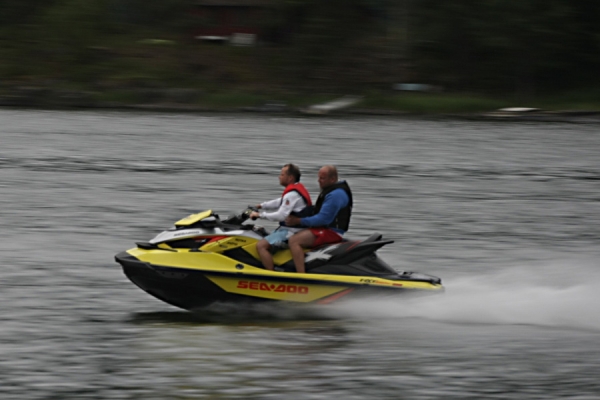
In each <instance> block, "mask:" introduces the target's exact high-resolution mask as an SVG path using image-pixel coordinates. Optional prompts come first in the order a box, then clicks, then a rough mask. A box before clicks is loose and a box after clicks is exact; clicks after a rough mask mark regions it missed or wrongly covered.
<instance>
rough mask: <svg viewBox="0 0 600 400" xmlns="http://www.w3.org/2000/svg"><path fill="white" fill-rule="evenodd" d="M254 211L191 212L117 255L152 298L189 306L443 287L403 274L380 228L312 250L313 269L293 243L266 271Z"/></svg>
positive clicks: (319, 299) (309, 300)
mask: <svg viewBox="0 0 600 400" xmlns="http://www.w3.org/2000/svg"><path fill="white" fill-rule="evenodd" d="M251 211H252V209H251V208H249V209H247V210H246V211H244V212H242V213H240V214H238V215H234V216H231V217H229V218H227V219H224V220H221V219H220V218H219V215H218V214H215V213H214V212H213V211H212V210H207V211H203V212H200V213H197V214H192V215H190V216H188V217H186V218H183V219H181V220H179V221H177V222H175V224H174V226H173V227H172V228H170V229H168V230H166V231H164V232H161V233H159V234H158V235H157V236H156V237H154V238H153V239H151V240H150V241H148V242H138V243H136V244H137V247H134V248H132V249H129V250H127V251H123V252H121V253H119V254H117V255H116V256H115V259H116V261H117V262H118V263H119V264H121V266H122V267H123V271H124V273H125V275H126V276H127V277H128V278H129V279H130V280H131V281H132V282H133V283H135V284H136V285H137V286H139V287H140V288H141V289H142V290H144V291H146V292H147V293H149V294H151V295H152V296H154V297H156V298H158V299H160V300H162V301H164V302H166V303H169V304H171V305H174V306H176V307H180V308H183V309H187V310H194V309H197V308H201V307H204V306H207V305H209V304H211V303H214V302H256V301H263V302H264V301H283V302H295V303H318V304H327V303H331V302H334V301H337V300H339V299H341V298H352V297H356V296H360V295H390V294H399V293H409V292H411V293H414V292H429V293H434V292H442V291H443V286H442V284H441V280H440V279H439V278H437V277H434V276H431V275H426V274H421V273H416V272H398V271H396V270H395V269H393V268H392V267H390V266H389V265H388V264H386V263H385V262H384V261H383V260H382V259H381V258H379V257H378V256H377V254H376V251H377V250H378V249H379V248H381V247H382V246H385V245H386V244H390V243H393V241H392V240H383V238H382V235H381V234H379V233H374V234H372V235H371V236H370V237H368V238H366V239H364V240H347V239H345V240H344V241H342V242H340V243H336V244H330V245H324V246H320V247H317V248H314V249H308V250H306V253H305V257H306V258H305V264H306V273H305V274H298V273H296V272H295V271H296V270H295V267H294V263H293V261H292V257H291V253H290V251H289V250H288V249H284V250H279V251H277V252H276V253H275V254H274V255H273V260H274V263H275V270H274V271H269V270H266V269H264V267H263V266H262V265H261V263H260V258H259V255H258V252H257V251H256V243H257V242H258V241H259V240H260V239H262V238H263V237H265V236H266V235H267V234H268V232H267V231H266V230H265V229H264V228H259V227H257V226H255V225H253V224H245V222H246V221H247V220H248V218H249V215H250V213H251Z"/></svg>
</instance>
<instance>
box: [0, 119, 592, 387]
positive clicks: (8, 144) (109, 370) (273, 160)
mask: <svg viewBox="0 0 600 400" xmlns="http://www.w3.org/2000/svg"><path fill="white" fill-rule="evenodd" d="M599 132H600V130H599V129H598V125H597V124H566V123H552V124H545V123H508V122H503V123H500V122H498V123H496V122H473V121H456V120H437V119H431V120H420V119H393V118H389V119H388V118H362V119H335V118H315V119H311V118H307V119H303V118H289V117H268V116H259V117H255V116H246V115H190V114H183V115H178V114H154V113H117V112H54V111H52V112H43V111H16V110H0V140H1V144H2V145H1V146H0V190H1V193H2V195H1V196H0V206H1V209H2V212H1V214H0V215H1V216H2V217H1V221H2V226H3V229H2V230H1V231H0V254H1V260H2V277H1V279H0V313H1V314H0V315H2V322H1V325H0V398H3V399H85V398H89V399H108V398H110V399H138V398H144V399H166V398H169V399H191V398H206V399H230V398H231V399H234V398H240V399H242V398H243V399H248V398H256V399H281V398H285V399H329V398H332V397H334V396H339V397H340V398H344V399H365V398H380V399H382V398H390V399H392V398H410V399H434V398H444V399H468V398H471V399H481V398H491V399H505V398H519V399H548V398H570V399H597V398H600V382H599V381H598V379H597V376H598V374H599V373H600V361H599V360H600V346H599V342H600V307H598V304H600V292H599V291H598V290H597V282H598V281H599V279H600V269H599V268H598V267H599V262H598V260H599V258H598V255H599V253H600V248H599V246H598V243H599V239H600V229H599V228H598V227H599V226H600V166H599V165H600V164H599V163H598V150H599V149H600V134H599ZM288 162H294V163H297V164H299V165H300V167H301V169H302V171H303V179H302V181H303V182H304V183H305V185H307V187H308V189H309V190H311V191H312V193H313V195H314V196H316V194H317V193H318V186H317V183H316V173H317V170H318V168H319V166H321V165H323V164H326V163H334V164H336V165H337V166H338V168H339V171H340V174H341V177H342V178H345V179H347V180H348V181H349V182H350V184H351V186H352V188H353V191H354V194H355V213H354V216H353V220H352V228H351V231H350V232H349V236H351V237H361V236H365V237H366V236H367V235H369V234H370V233H371V232H373V231H380V232H381V233H383V234H384V236H385V237H389V238H392V239H394V240H395V243H394V244H393V245H389V246H387V247H385V248H383V249H381V250H380V254H381V256H382V258H384V259H385V260H386V261H388V263H390V264H392V265H394V266H397V268H399V269H403V270H417V271H422V272H426V273H430V274H433V275H437V276H440V277H441V278H442V279H443V281H444V284H445V286H446V288H447V290H446V293H445V294H444V295H443V296H433V297H429V298H421V299H402V300H397V301H390V300H386V301H380V300H373V301H369V302H366V301H361V302H351V303H346V304H340V305H334V306H333V307H325V308H312V307H300V308H297V307H291V308H290V307H283V306H277V307H275V308H264V307H257V308H251V309H238V308H235V307H234V308H232V307H226V306H220V307H215V308H213V309H210V310H207V311H206V312H204V313H201V314H196V315H194V314H191V313H187V312H184V311H180V310H178V309H176V308H173V307H171V306H168V305H166V304H163V303H161V302H160V301H158V300H156V299H154V298H152V297H150V296H149V295H147V294H145V293H144V292H142V291H140V290H139V289H137V288H136V287H135V286H134V285H133V284H131V283H130V282H129V281H128V280H127V279H126V278H125V277H124V275H123V274H122V272H121V269H120V267H119V266H118V265H117V264H115V263H114V261H113V256H114V254H115V253H117V252H119V251H121V250H124V249H127V248H129V247H131V246H132V245H133V242H134V241H136V240H147V239H149V238H150V237H151V236H153V235H154V234H156V233H157V232H158V231H160V230H162V229H164V228H166V227H169V226H170V225H171V224H172V222H173V221H175V220H177V219H179V218H181V217H183V216H185V215H188V214H189V213H191V212H196V211H201V210H204V209H208V208H212V209H214V210H215V211H216V212H218V213H220V214H222V215H228V214H230V213H233V212H237V211H240V210H241V209H243V208H244V206H245V205H247V204H255V203H257V202H259V201H262V200H266V199H270V198H274V197H276V196H277V195H278V194H279V193H280V190H281V188H279V187H278V186H277V183H278V181H277V175H278V173H279V169H280V168H281V166H282V165H283V164H285V163H288ZM266 226H267V227H268V228H271V227H273V225H268V224H266Z"/></svg>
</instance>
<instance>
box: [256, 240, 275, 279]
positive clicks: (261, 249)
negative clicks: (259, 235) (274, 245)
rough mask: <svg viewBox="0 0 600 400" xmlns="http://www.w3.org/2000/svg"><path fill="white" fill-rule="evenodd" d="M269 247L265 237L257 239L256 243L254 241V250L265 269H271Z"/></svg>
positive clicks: (271, 261) (271, 259)
mask: <svg viewBox="0 0 600 400" xmlns="http://www.w3.org/2000/svg"><path fill="white" fill-rule="evenodd" d="M270 248H271V245H270V244H269V242H267V241H266V239H261V240H259V241H258V243H256V251H257V252H258V255H259V256H260V261H261V262H262V264H263V265H264V266H265V268H266V269H268V270H269V271H273V256H272V255H271V252H270V251H269V249H270Z"/></svg>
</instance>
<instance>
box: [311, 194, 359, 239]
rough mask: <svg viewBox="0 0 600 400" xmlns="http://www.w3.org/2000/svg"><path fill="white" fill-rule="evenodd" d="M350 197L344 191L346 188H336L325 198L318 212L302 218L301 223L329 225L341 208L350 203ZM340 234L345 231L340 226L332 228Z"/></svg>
mask: <svg viewBox="0 0 600 400" xmlns="http://www.w3.org/2000/svg"><path fill="white" fill-rule="evenodd" d="M349 202H350V199H349V198H348V195H347V194H346V192H345V191H344V189H335V190H334V191H333V192H331V193H328V194H327V195H326V196H325V200H323V205H322V206H321V210H320V211H319V213H318V214H316V215H313V216H311V217H304V218H301V219H300V225H302V226H307V227H317V226H327V225H329V224H331V223H332V222H333V220H334V219H335V216H336V215H337V214H338V212H340V210H341V209H342V208H344V207H346V206H347V205H348V203H349ZM331 229H333V230H334V231H336V232H337V233H339V234H340V235H343V234H344V233H345V231H344V230H342V229H338V228H331Z"/></svg>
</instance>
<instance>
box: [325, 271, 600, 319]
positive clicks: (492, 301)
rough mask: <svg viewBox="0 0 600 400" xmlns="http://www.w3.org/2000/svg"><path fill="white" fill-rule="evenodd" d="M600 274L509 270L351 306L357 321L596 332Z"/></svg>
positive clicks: (339, 307) (344, 307)
mask: <svg viewBox="0 0 600 400" xmlns="http://www.w3.org/2000/svg"><path fill="white" fill-rule="evenodd" d="M599 281H600V271H599V270H598V268H597V266H594V265H593V263H591V262H584V263H579V264H578V265H574V263H572V262H570V263H566V264H565V263H555V264H553V265H547V266H543V267H540V266H529V267H513V268H508V269H505V270H503V271H499V272H495V273H492V274H486V275H478V276H472V277H467V278H464V277H463V278H458V279H454V280H453V279H446V282H445V287H446V292H445V293H444V294H443V295H440V296H427V297H411V298H399V299H394V300H390V299H385V300H383V299H377V300H369V301H366V302H365V301H360V302H358V301H353V302H351V303H345V304H340V305H337V306H336V308H337V310H338V311H343V312H346V313H348V314H349V315H360V318H365V315H369V316H370V317H369V318H425V319H430V320H435V321H440V322H446V323H457V324H465V323H471V324H500V325H518V324H527V325H537V326H549V327H560V328H571V329H591V330H594V331H596V330H598V331H600V307H598V304H600V291H599V290H598V282H599Z"/></svg>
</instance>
